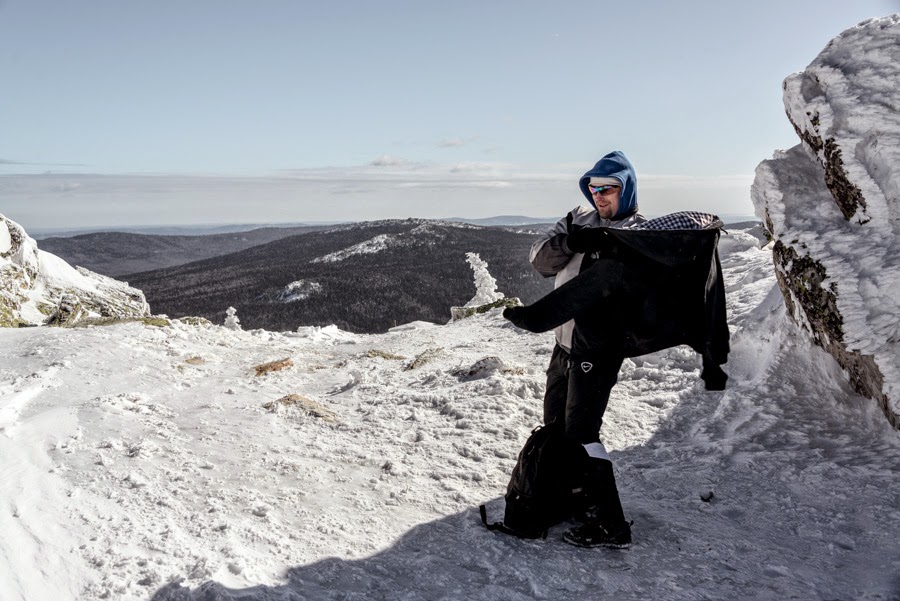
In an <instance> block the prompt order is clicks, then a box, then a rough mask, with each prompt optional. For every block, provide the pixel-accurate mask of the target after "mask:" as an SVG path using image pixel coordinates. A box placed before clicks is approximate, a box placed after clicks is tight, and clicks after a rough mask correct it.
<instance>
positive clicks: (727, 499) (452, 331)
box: [0, 230, 900, 601]
mask: <svg viewBox="0 0 900 601" xmlns="http://www.w3.org/2000/svg"><path fill="white" fill-rule="evenodd" d="M759 244H760V242H759V237H758V236H757V235H756V233H755V232H754V231H751V230H735V231H732V232H731V233H730V234H729V235H726V236H723V239H722V242H721V249H720V250H721V255H722V263H723V269H724V273H725V278H726V286H727V289H728V303H729V305H728V308H729V323H730V327H731V329H732V333H733V336H732V343H733V344H732V348H733V350H732V354H731V357H730V360H729V363H728V364H727V365H726V366H725V367H726V369H727V370H728V372H729V375H730V377H731V379H730V380H729V388H728V390H726V391H724V392H706V391H705V390H704V389H703V386H702V382H701V381H700V380H699V367H700V362H699V358H698V357H697V356H696V355H695V354H694V353H693V352H692V351H691V350H689V349H687V348H685V347H679V348H675V349H670V350H668V351H664V352H660V353H655V354H653V355H648V356H645V357H641V358H637V359H634V360H627V361H626V362H625V365H624V366H623V369H622V371H621V373H620V380H619V384H618V385H617V386H616V388H615V389H614V390H613V393H612V398H611V401H610V404H609V409H608V411H607V419H606V420H605V423H604V426H603V433H602V434H603V439H604V443H605V445H606V447H607V449H608V450H609V451H610V454H611V457H612V460H613V462H614V464H615V466H616V471H617V476H618V481H619V487H620V491H621V494H622V498H623V503H624V506H625V510H626V514H627V515H628V517H629V518H630V519H633V520H634V526H633V528H634V536H635V545H634V546H633V547H632V548H631V549H629V550H626V551H612V550H583V549H577V548H574V547H571V546H568V545H566V544H564V543H563V542H562V541H561V540H560V537H561V532H562V529H563V528H564V527H565V525H561V526H559V527H557V528H555V529H554V530H553V531H551V534H550V537H549V538H548V539H547V540H545V541H523V540H518V539H515V538H511V537H508V536H505V535H502V534H495V533H492V532H489V531H487V530H486V529H484V528H483V527H482V525H481V523H480V519H479V516H478V510H477V506H478V504H480V503H483V502H487V503H488V511H489V514H490V516H491V517H492V518H497V517H499V515H500V514H501V513H502V494H503V492H504V490H505V486H506V481H507V479H508V477H509V473H510V470H511V469H512V466H513V464H514V462H515V457H516V454H517V453H518V450H519V448H520V446H521V445H522V443H523V442H524V441H525V439H526V437H527V435H528V433H529V432H530V430H531V429H532V428H533V427H534V426H536V425H537V424H538V423H539V422H540V416H541V413H542V409H541V398H542V394H543V387H544V370H545V369H546V364H547V362H548V360H549V357H550V352H551V350H552V345H553V337H552V334H542V335H535V334H530V333H526V332H523V331H521V330H517V329H516V328H514V327H512V326H511V325H510V324H508V323H507V322H505V321H504V320H503V319H502V317H501V315H500V311H499V310H493V311H490V312H488V313H485V314H482V315H476V316H474V317H471V318H467V319H463V320H459V321H454V322H450V323H448V324H446V325H443V326H439V325H434V324H424V323H414V324H407V327H399V328H394V329H393V330H392V331H390V332H388V333H385V334H378V335H358V334H351V333H348V332H342V331H341V330H339V329H338V328H336V327H334V326H330V327H328V328H300V329H298V331H296V332H284V333H277V332H267V331H263V330H252V331H240V330H237V331H232V330H229V329H226V328H224V327H221V326H214V325H207V326H191V325H187V324H184V323H181V322H178V321H175V322H174V325H173V326H172V327H162V328H159V327H150V326H145V325H141V324H138V323H130V324H122V325H116V326H108V327H89V328H79V329H56V328H25V329H4V330H0V474H2V479H3V487H2V489H0V532H2V533H3V535H2V537H0V557H2V560H0V599H3V600H4V601H5V600H18V599H28V600H33V599H85V600H91V599H123V600H137V599H151V598H152V599H154V601H165V600H175V599H178V600H184V599H204V600H211V599H219V600H224V599H255V600H274V599H279V600H283V599H475V600H485V601H488V600H490V601H494V600H498V599H500V600H513V599H515V600H519V599H553V600H556V599H595V598H616V599H621V600H631V599H634V600H637V599H641V600H644V599H749V598H758V599H789V598H796V599H861V598H866V599H893V598H896V597H897V595H898V593H900V581H898V579H897V576H896V574H898V573H900V550H898V544H897V542H896V541H897V540H900V508H898V503H897V499H898V498H900V479H898V478H896V473H898V471H900V452H898V451H900V439H898V436H897V433H896V432H895V431H893V430H891V429H890V426H889V425H888V424H887V422H886V420H884V418H883V416H882V415H881V413H880V411H878V409H877V407H875V406H874V404H873V403H872V402H871V401H869V400H868V399H864V398H862V397H859V396H858V395H856V394H855V393H853V392H852V391H851V390H850V388H849V385H848V384H847V382H846V376H845V375H844V374H843V372H842V371H841V370H840V369H839V367H838V366H837V365H836V364H835V362H834V361H833V360H832V358H831V357H830V356H828V355H826V354H825V353H824V352H823V351H821V350H820V349H819V348H818V347H815V346H812V345H811V344H810V343H809V342H808V338H807V336H805V335H803V334H801V333H800V332H799V330H798V328H797V327H796V326H795V325H794V324H793V323H792V322H791V321H790V320H789V319H788V317H787V315H786V314H785V309H784V303H783V301H782V299H781V297H780V293H779V291H778V290H777V287H776V285H775V281H774V275H773V270H772V258H771V251H770V249H769V248H768V247H766V248H759ZM284 358H291V359H292V361H293V365H292V366H290V367H288V368H286V369H283V370H280V371H273V372H270V373H268V374H266V375H264V376H255V375H254V374H255V370H254V367H255V366H257V365H260V364H263V363H267V362H271V361H277V360H281V359H284ZM188 359H190V361H188ZM287 395H297V396H296V397H292V398H294V399H295V400H296V399H300V401H299V402H297V403H296V404H289V403H282V404H280V405H279V404H276V405H269V407H272V408H273V409H267V408H265V407H264V406H263V405H266V404H269V403H273V402H274V401H277V400H279V399H284V397H286V396H287ZM332 415H333V416H334V419H333V420H332V419H330V418H329V416H332ZM710 493H713V494H712V496H710ZM701 497H704V498H706V499H708V501H704V500H702V499H701Z"/></svg>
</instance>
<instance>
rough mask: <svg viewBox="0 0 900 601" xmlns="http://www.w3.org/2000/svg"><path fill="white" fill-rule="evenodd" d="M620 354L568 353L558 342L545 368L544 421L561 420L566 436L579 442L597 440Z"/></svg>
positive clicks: (617, 375)
mask: <svg viewBox="0 0 900 601" xmlns="http://www.w3.org/2000/svg"><path fill="white" fill-rule="evenodd" d="M622 361H624V358H623V357H622V356H621V355H616V354H611V353H592V354H591V355H581V356H579V355H569V353H567V352H566V351H565V350H564V349H563V348H562V347H561V346H559V345H558V344H557V345H556V346H555V347H554V349H553V355H552V356H551V357H550V367H548V368H547V390H546V391H545V393H544V423H545V424H549V423H551V422H553V421H556V422H558V423H563V424H565V427H566V438H568V439H569V440H572V441H573V442H577V443H580V444H588V443H591V442H595V441H598V440H600V438H599V436H600V425H601V424H602V423H603V414H604V412H606V405H607V403H608V402H609V394H610V392H611V391H612V388H613V386H615V385H616V382H617V381H618V379H619V369H620V368H621V367H622Z"/></svg>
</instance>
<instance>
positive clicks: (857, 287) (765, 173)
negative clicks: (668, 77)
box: [752, 14, 900, 414]
mask: <svg viewBox="0 0 900 601" xmlns="http://www.w3.org/2000/svg"><path fill="white" fill-rule="evenodd" d="M898 42H900V14H898V15H891V16H888V17H883V18H878V19H871V20H868V21H865V22H863V23H860V24H859V25H857V26H855V27H852V28H850V29H848V30H847V31H845V32H843V33H842V34H841V35H839V36H837V37H836V38H834V39H833V40H832V41H831V42H830V43H829V44H828V46H827V47H826V48H825V49H824V50H823V51H822V52H821V53H820V54H819V56H818V57H816V59H815V60H814V61H813V62H812V63H811V64H810V65H809V66H808V67H807V68H806V69H805V70H804V71H802V72H800V73H796V74H793V75H791V76H789V77H788V78H787V79H786V80H785V82H784V104H785V109H786V111H787V113H788V115H789V116H790V118H791V120H792V122H793V123H795V124H797V126H798V127H799V128H800V130H801V131H803V132H807V133H809V134H811V135H813V136H815V137H817V138H820V139H821V140H823V141H826V140H832V141H833V144H834V148H835V149H836V150H835V152H836V153H837V152H839V153H840V160H841V163H842V166H843V169H844V171H845V172H846V174H847V178H848V180H849V181H850V182H851V183H852V184H853V185H854V186H856V187H857V188H859V190H860V192H861V194H862V196H863V198H864V199H865V206H860V207H859V208H858V210H857V211H856V214H855V215H854V216H853V217H852V218H851V219H850V220H849V221H848V220H846V219H844V217H843V215H842V214H841V211H840V210H839V209H838V206H837V204H836V203H835V202H834V200H833V198H832V194H831V192H830V191H829V189H828V188H827V187H826V186H825V178H826V174H825V170H824V168H823V167H822V165H823V164H824V163H825V161H826V157H825V150H824V149H819V150H818V151H816V150H815V149H813V148H811V147H809V146H807V145H806V144H802V145H798V146H796V147H794V148H792V149H790V150H788V151H779V152H777V153H776V155H775V157H774V158H773V159H772V160H769V161H764V162H763V163H762V164H760V166H759V167H758V168H757V172H756V180H755V181H754V184H753V189H752V198H753V203H754V205H755V206H756V208H757V214H758V215H760V216H762V215H763V214H764V213H767V214H768V215H769V217H770V218H771V221H772V226H773V228H774V231H773V234H774V235H775V236H776V238H778V239H780V240H782V241H783V242H784V243H786V244H789V245H790V246H793V247H794V248H795V249H796V250H797V251H798V253H800V254H801V256H802V255H803V254H808V255H809V256H811V257H812V258H813V259H814V260H816V261H818V262H819V263H821V264H822V265H823V266H824V267H825V270H826V273H827V275H828V281H827V282H825V284H826V285H831V284H832V283H833V284H835V285H836V288H837V294H836V295H837V308H838V311H839V312H840V314H841V317H842V318H843V332H844V340H843V343H844V345H845V346H846V347H847V348H848V349H850V350H851V351H858V352H860V353H862V354H864V355H872V356H873V357H874V359H875V363H876V364H877V365H878V368H879V369H880V371H881V373H882V375H883V376H884V393H885V394H886V396H887V397H888V398H889V399H890V401H889V402H890V403H891V407H892V410H893V411H894V413H895V414H896V413H900V349H898V343H900V294H898V291H900V242H898V235H900V171H898V167H897V166H898V165H900V112H898V102H897V92H898V81H900V79H898V78H900V43H898Z"/></svg>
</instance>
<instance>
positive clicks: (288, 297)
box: [276, 280, 322, 303]
mask: <svg viewBox="0 0 900 601" xmlns="http://www.w3.org/2000/svg"><path fill="white" fill-rule="evenodd" d="M321 291H322V284H320V283H318V282H313V281H312V280H297V281H295V282H291V283H290V284H288V285H287V286H285V287H284V288H282V289H281V292H279V293H278V295H277V297H276V298H277V300H278V301H279V302H282V303H293V302H295V301H299V300H303V299H305V298H309V297H310V296H312V295H313V294H315V293H317V292H321Z"/></svg>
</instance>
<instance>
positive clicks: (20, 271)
mask: <svg viewBox="0 0 900 601" xmlns="http://www.w3.org/2000/svg"><path fill="white" fill-rule="evenodd" d="M71 297H75V298H77V300H78V302H79V304H80V305H81V307H82V308H83V309H84V315H85V316H86V317H105V318H123V319H124V318H138V317H146V316H148V315H150V306H149V305H148V304H147V300H146V299H145V298H144V294H143V292H141V291H140V290H138V289H137V288H132V287H131V286H129V285H128V284H127V283H126V282H120V281H118V280H114V279H113V278H110V277H106V276H104V275H100V274H99V273H94V272H93V271H90V270H88V269H85V268H84V267H72V266H71V265H69V264H68V263H66V262H65V261H63V260H62V259H60V258H59V257H57V256H56V255H53V254H51V253H48V252H44V251H42V250H40V249H39V248H38V245H37V242H35V241H34V240H33V239H32V238H31V237H30V236H28V234H27V233H25V230H24V229H23V228H22V226H20V225H19V224H18V223H16V222H14V221H12V220H10V219H8V218H6V217H4V216H3V215H0V327H2V326H7V327H8V326H16V325H40V324H43V323H45V322H46V321H47V318H48V317H49V316H51V315H53V314H54V313H55V312H56V311H57V309H58V307H59V304H60V301H62V300H63V299H64V298H65V299H70V298H71Z"/></svg>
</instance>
